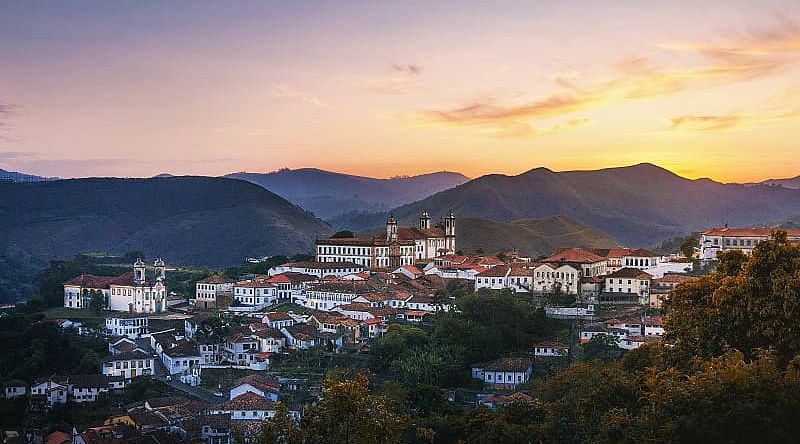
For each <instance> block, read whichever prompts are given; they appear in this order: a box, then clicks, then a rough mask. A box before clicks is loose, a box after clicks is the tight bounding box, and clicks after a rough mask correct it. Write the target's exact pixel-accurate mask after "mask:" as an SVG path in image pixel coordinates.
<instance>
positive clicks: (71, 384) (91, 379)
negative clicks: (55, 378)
mask: <svg viewBox="0 0 800 444" xmlns="http://www.w3.org/2000/svg"><path fill="white" fill-rule="evenodd" d="M67 388H68V389H69V397H70V399H71V400H72V401H73V402H77V403H84V402H96V401H97V398H98V397H100V394H102V393H108V390H109V384H108V378H107V377H106V376H104V375H97V374H96V375H71V376H69V377H68V378H67Z"/></svg>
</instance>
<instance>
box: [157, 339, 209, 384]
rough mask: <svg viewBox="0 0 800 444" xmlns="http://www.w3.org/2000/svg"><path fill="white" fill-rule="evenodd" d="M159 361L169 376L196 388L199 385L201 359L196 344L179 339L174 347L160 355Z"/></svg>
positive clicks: (188, 340)
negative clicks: (173, 376)
mask: <svg viewBox="0 0 800 444" xmlns="http://www.w3.org/2000/svg"><path fill="white" fill-rule="evenodd" d="M161 361H162V362H163V363H164V367H166V369H167V373H169V374H170V375H178V376H179V377H180V381H181V382H183V383H184V384H189V385H192V386H196V385H199V384H200V373H201V371H202V366H201V365H200V363H201V362H202V361H203V358H202V357H201V356H200V350H199V348H198V345H197V342H195V341H192V340H190V339H181V340H179V341H178V342H177V343H176V344H175V345H173V346H172V347H170V348H167V349H165V350H164V351H163V352H162V353H161Z"/></svg>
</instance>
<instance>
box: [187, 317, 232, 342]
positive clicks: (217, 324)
mask: <svg viewBox="0 0 800 444" xmlns="http://www.w3.org/2000/svg"><path fill="white" fill-rule="evenodd" d="M230 331H231V326H230V324H229V323H228V322H226V321H225V320H223V319H222V318H220V317H217V316H211V317H209V318H206V319H203V321H202V322H200V325H199V326H198V327H197V331H196V332H195V335H196V336H197V341H198V342H200V343H203V344H219V343H220V342H222V341H223V340H224V339H225V337H226V336H228V334H229V333H230Z"/></svg>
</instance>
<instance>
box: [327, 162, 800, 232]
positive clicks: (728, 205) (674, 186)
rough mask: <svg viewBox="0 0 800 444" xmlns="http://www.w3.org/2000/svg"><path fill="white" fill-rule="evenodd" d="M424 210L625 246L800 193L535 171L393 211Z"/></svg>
mask: <svg viewBox="0 0 800 444" xmlns="http://www.w3.org/2000/svg"><path fill="white" fill-rule="evenodd" d="M426 209H427V210H428V211H430V212H431V215H432V217H434V218H438V217H440V216H441V215H442V214H443V213H444V212H446V211H447V210H448V209H452V210H453V211H454V212H455V213H456V216H458V217H460V218H464V217H478V218H481V219H489V220H497V221H513V220H519V219H527V218H541V217H547V216H555V215H563V216H566V217H569V218H570V219H573V220H576V221H578V222H580V223H582V224H585V225H587V226H591V227H595V228H597V229H599V230H601V231H602V232H604V233H607V234H609V235H610V236H612V237H613V238H615V239H618V240H619V241H620V242H622V243H623V244H625V245H628V246H649V245H654V244H655V243H657V242H658V241H659V240H661V239H664V238H668V237H675V236H682V235H685V234H686V233H690V232H693V231H698V230H703V229H706V228H708V227H710V226H714V225H717V226H719V225H722V224H724V223H725V222H728V223H729V224H730V225H731V226H749V225H761V224H766V223H770V221H774V220H781V219H785V218H787V217H790V216H793V215H795V214H800V191H798V190H791V189H787V188H783V187H774V186H765V185H759V186H745V185H741V184H723V183H719V182H715V181H713V180H710V179H697V180H690V179H686V178H683V177H680V176H678V175H676V174H674V173H672V172H670V171H668V170H665V169H663V168H660V167H657V166H655V165H652V164H639V165H634V166H629V167H619V168H608V169H601V170H594V171H564V172H554V171H551V170H548V169H546V168H537V169H534V170H531V171H528V172H526V173H523V174H520V175H517V176H505V175H499V174H492V175H487V176H482V177H479V178H477V179H474V180H471V181H469V182H467V183H464V184H462V185H459V186H457V187H455V188H452V189H450V190H446V191H442V192H440V193H437V194H435V195H433V196H430V197H428V198H426V199H424V200H422V201H419V202H415V203H412V204H409V205H404V206H401V207H398V208H395V209H394V210H392V212H393V213H394V215H395V216H396V217H397V218H398V219H399V220H400V221H401V222H402V223H405V224H409V223H414V221H415V220H416V219H417V217H418V215H419V214H420V213H421V212H422V211H423V210H426ZM375 219H376V216H374V215H372V216H359V217H349V218H344V219H341V218H340V219H337V220H335V221H334V222H335V223H334V225H336V226H341V227H348V228H351V229H352V228H355V229H358V228H360V227H359V224H360V221H362V220H364V221H368V222H370V223H372V225H374V221H375ZM370 226H371V225H370Z"/></svg>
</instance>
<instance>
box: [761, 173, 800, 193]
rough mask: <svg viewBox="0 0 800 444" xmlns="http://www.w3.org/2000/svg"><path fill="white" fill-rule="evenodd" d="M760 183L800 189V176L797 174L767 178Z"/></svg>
mask: <svg viewBox="0 0 800 444" xmlns="http://www.w3.org/2000/svg"><path fill="white" fill-rule="evenodd" d="M760 183H761V184H762V185H771V186H779V187H784V188H791V189H793V190H797V189H800V176H795V177H791V178H788V179H767V180H765V181H763V182H760Z"/></svg>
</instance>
